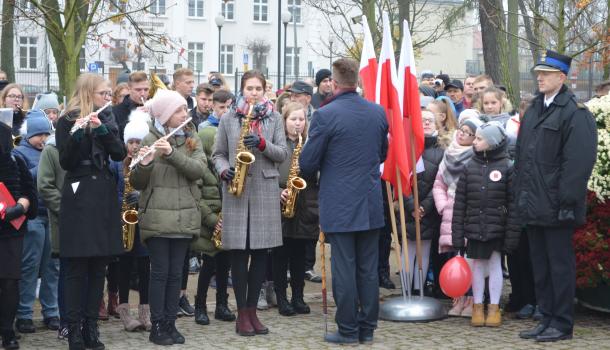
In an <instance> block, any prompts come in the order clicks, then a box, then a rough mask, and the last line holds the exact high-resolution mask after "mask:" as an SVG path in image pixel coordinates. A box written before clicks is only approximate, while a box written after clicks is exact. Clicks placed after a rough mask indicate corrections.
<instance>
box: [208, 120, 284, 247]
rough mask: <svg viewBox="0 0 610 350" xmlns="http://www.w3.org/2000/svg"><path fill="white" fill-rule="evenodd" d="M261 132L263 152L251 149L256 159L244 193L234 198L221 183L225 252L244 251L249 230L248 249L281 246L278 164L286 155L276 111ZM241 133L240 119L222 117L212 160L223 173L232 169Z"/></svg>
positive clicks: (281, 124)
mask: <svg viewBox="0 0 610 350" xmlns="http://www.w3.org/2000/svg"><path fill="white" fill-rule="evenodd" d="M260 125H261V130H260V133H261V135H262V137H263V138H264V139H265V144H266V146H265V149H264V151H262V152H261V151H260V150H259V149H258V148H256V149H251V152H252V153H253V154H254V156H255V158H256V160H255V162H254V163H253V164H251V165H250V168H249V170H248V176H247V179H246V183H245V188H244V192H243V193H242V194H241V196H240V197H237V196H235V195H233V194H231V193H229V192H228V188H227V183H226V182H224V181H223V184H222V244H223V247H224V249H227V250H229V249H245V248H246V236H247V234H248V230H249V237H250V241H249V247H250V249H265V248H273V247H277V246H280V245H282V227H281V218H280V217H281V213H280V189H279V182H278V177H279V176H280V173H279V171H278V165H279V164H280V163H281V162H283V161H284V160H285V159H286V157H287V154H288V151H287V150H286V136H285V134H284V122H283V120H282V117H281V116H280V115H279V113H277V112H273V113H272V114H271V115H270V116H269V117H267V118H266V119H265V120H263V121H262V122H261V124H260ZM240 131H241V120H240V118H239V117H238V115H237V113H236V112H235V111H230V112H228V113H226V114H224V115H223V116H222V118H221V119H220V124H219V125H218V132H217V134H216V142H215V144H214V152H213V156H212V157H213V159H214V165H215V167H216V171H217V173H218V174H222V173H223V172H224V171H226V170H227V169H229V167H235V151H236V149H237V141H238V140H239V136H240Z"/></svg>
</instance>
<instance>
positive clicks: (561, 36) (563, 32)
mask: <svg viewBox="0 0 610 350" xmlns="http://www.w3.org/2000/svg"><path fill="white" fill-rule="evenodd" d="M565 5H566V0H557V14H556V16H557V31H556V33H557V52H558V53H560V54H562V55H565V54H566V49H567V38H566V36H567V31H568V28H566V27H565V21H566V10H565Z"/></svg>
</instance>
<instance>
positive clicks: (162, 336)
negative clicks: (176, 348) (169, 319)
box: [148, 321, 174, 345]
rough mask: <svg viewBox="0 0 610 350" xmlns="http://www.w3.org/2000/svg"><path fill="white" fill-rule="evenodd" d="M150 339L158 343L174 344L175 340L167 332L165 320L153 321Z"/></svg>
mask: <svg viewBox="0 0 610 350" xmlns="http://www.w3.org/2000/svg"><path fill="white" fill-rule="evenodd" d="M148 340H149V341H150V342H152V343H155V344H157V345H173V344H174V341H173V339H172V337H171V336H170V335H169V333H168V332H167V329H166V327H165V322H163V321H153V322H152V328H151V329H150V335H149V336H148Z"/></svg>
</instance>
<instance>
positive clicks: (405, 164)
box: [375, 12, 411, 195]
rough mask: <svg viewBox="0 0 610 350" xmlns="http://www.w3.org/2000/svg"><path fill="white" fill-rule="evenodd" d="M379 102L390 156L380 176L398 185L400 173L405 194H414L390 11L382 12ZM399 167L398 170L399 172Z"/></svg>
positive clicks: (377, 90)
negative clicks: (384, 115)
mask: <svg viewBox="0 0 610 350" xmlns="http://www.w3.org/2000/svg"><path fill="white" fill-rule="evenodd" d="M375 96H376V102H377V103H378V104H380V105H381V106H382V107H383V108H384V109H385V112H386V118H387V119H388V124H389V127H390V128H389V129H390V130H389V135H388V141H389V147H388V156H387V158H386V161H385V162H384V165H383V174H382V175H381V178H382V179H384V180H386V181H389V182H390V183H391V184H392V185H394V188H398V187H397V186H398V177H397V173H398V174H400V178H401V185H402V192H403V195H409V194H410V193H411V184H410V178H411V168H410V167H409V161H408V154H407V145H406V138H405V135H406V134H405V131H404V127H403V123H402V122H403V118H402V113H401V106H400V98H399V96H400V95H399V90H398V78H397V76H396V61H395V59H394V48H393V47H392V35H391V30H390V20H389V19H388V14H387V13H386V12H384V13H383V41H382V44H381V54H380V56H379V67H378V70H377V89H376V94H375ZM397 170H398V171H397Z"/></svg>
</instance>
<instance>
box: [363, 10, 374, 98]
mask: <svg viewBox="0 0 610 350" xmlns="http://www.w3.org/2000/svg"><path fill="white" fill-rule="evenodd" d="M362 29H363V31H364V40H363V42H362V53H361V54H360V73H359V75H360V80H361V81H362V89H363V90H364V98H366V99H367V100H368V101H370V102H375V84H376V81H377V56H375V46H374V45H373V37H372V36H371V30H370V29H369V24H368V22H367V20H366V16H364V15H363V16H362Z"/></svg>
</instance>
